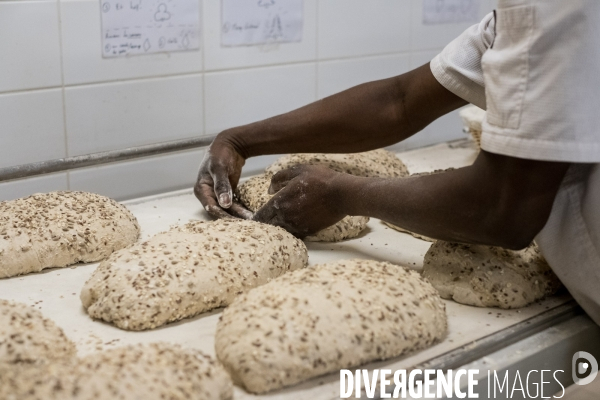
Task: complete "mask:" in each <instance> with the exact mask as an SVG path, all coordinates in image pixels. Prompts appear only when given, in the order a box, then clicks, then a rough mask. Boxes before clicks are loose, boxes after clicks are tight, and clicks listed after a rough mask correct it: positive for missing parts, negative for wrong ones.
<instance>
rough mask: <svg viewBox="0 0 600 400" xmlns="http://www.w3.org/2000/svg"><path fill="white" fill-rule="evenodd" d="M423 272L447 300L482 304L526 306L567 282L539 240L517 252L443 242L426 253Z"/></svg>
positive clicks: (485, 305) (439, 242)
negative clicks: (554, 270)
mask: <svg viewBox="0 0 600 400" xmlns="http://www.w3.org/2000/svg"><path fill="white" fill-rule="evenodd" d="M423 276H424V277H425V278H426V279H427V280H429V282H431V284H432V285H433V286H434V287H435V288H436V289H437V290H438V292H439V293H440V296H442V298H444V299H450V300H454V301H456V302H457V303H462V304H468V305H471V306H476V307H498V308H505V309H510V308H520V307H525V306H526V305H528V304H531V303H533V302H534V301H536V300H540V299H542V298H544V297H546V296H550V295H552V294H554V293H555V292H556V291H557V290H558V289H559V288H560V286H561V283H560V281H559V280H558V278H557V277H556V275H554V272H552V269H550V266H549V265H548V263H547V262H546V260H545V259H544V257H543V256H542V254H541V253H540V250H539V249H538V247H537V245H536V244H535V243H532V244H531V245H529V247H527V248H525V249H523V250H518V251H514V250H507V249H503V248H501V247H493V246H483V245H468V244H458V243H450V242H444V241H442V240H438V241H437V242H435V243H434V244H433V245H432V246H431V247H430V248H429V251H427V253H426V254H425V259H424V261H423Z"/></svg>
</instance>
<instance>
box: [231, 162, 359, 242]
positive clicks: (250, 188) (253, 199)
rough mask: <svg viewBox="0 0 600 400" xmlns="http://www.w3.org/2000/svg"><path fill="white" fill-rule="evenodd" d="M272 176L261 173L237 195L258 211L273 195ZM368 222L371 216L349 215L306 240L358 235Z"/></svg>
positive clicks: (248, 182) (239, 187)
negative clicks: (270, 186)
mask: <svg viewBox="0 0 600 400" xmlns="http://www.w3.org/2000/svg"><path fill="white" fill-rule="evenodd" d="M271 177H272V175H270V174H267V173H265V174H261V175H258V176H254V177H252V178H250V179H248V180H247V181H246V182H244V183H242V184H241V185H240V186H238V190H237V196H238V198H239V199H240V201H241V202H242V203H243V204H244V205H245V206H246V207H247V208H248V209H249V210H250V211H252V212H256V211H258V209H259V208H261V207H262V206H264V205H265V204H266V203H267V202H268V201H269V200H270V199H271V197H273V196H272V195H270V194H269V185H270V184H271ZM367 222H369V217H360V216H357V217H355V216H350V215H349V216H346V217H344V218H343V219H342V220H341V221H339V222H337V223H335V224H333V225H331V226H329V227H327V228H325V229H322V230H320V231H319V232H317V233H315V234H314V235H311V236H307V237H305V238H304V240H306V241H309V242H339V241H340V240H345V239H349V238H353V237H356V236H358V235H359V234H360V232H362V230H363V229H365V227H366V226H367Z"/></svg>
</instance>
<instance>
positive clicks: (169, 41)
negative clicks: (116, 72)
mask: <svg viewBox="0 0 600 400" xmlns="http://www.w3.org/2000/svg"><path fill="white" fill-rule="evenodd" d="M198 2H199V0H100V9H101V15H102V56H103V57H105V58H107V57H122V56H130V55H137V54H148V53H159V52H172V51H188V50H197V49H199V48H200V12H199V5H198Z"/></svg>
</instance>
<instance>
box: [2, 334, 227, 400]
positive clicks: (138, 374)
mask: <svg viewBox="0 0 600 400" xmlns="http://www.w3.org/2000/svg"><path fill="white" fill-rule="evenodd" d="M0 376H1V377H2V379H0V398H1V399H3V400H164V399H169V400H229V399H232V398H233V394H232V392H233V387H232V384H231V379H230V378H229V377H228V376H227V373H226V372H225V371H224V370H223V368H222V367H221V366H220V365H219V364H218V363H216V362H215V361H214V360H213V359H212V358H210V357H209V356H206V355H204V354H203V353H201V352H200V351H197V350H184V349H182V348H180V347H179V346H175V345H169V344H163V343H158V344H150V345H136V346H129V347H122V348H117V349H112V350H108V351H105V352H100V353H96V354H92V355H90V356H87V357H85V358H81V359H76V360H73V361H72V362H55V363H50V364H46V365H36V366H22V365H21V366H17V367H15V366H12V368H3V367H2V366H0Z"/></svg>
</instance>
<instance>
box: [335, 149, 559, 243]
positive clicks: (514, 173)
mask: <svg viewBox="0 0 600 400" xmlns="http://www.w3.org/2000/svg"><path fill="white" fill-rule="evenodd" d="M567 168H568V164H564V163H550V162H537V161H533V160H520V159H515V158H511V157H505V156H500V155H494V154H491V153H486V152H482V153H481V154H480V157H479V158H478V159H477V161H476V162H475V164H474V165H473V166H470V167H465V168H461V169H457V170H452V171H447V172H444V173H440V174H434V175H424V176H416V177H409V178H400V179H370V178H357V177H352V176H349V175H340V179H341V181H340V182H338V183H336V185H335V186H336V190H337V195H336V198H337V202H338V203H339V204H340V207H342V210H343V212H344V213H345V214H349V215H365V216H370V217H374V218H379V219H383V220H385V221H389V222H391V223H394V224H396V225H398V226H401V227H403V228H405V229H408V230H410V231H413V232H416V233H419V234H423V235H426V236H430V237H433V238H436V239H441V240H447V241H454V242H462V243H474V244H487V245H494V246H501V247H505V248H513V249H517V248H523V247H525V246H527V245H528V244H529V243H530V242H531V241H532V240H533V238H534V237H535V235H536V234H537V233H538V232H539V231H540V230H541V229H542V228H543V226H544V224H545V223H546V220H547V219H548V216H549V214H550V211H551V209H552V204H553V199H554V197H555V194H556V191H557V190H558V187H559V186H560V183H561V181H562V178H563V176H564V174H565V172H566V170H567ZM538 172H539V173H538Z"/></svg>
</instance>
